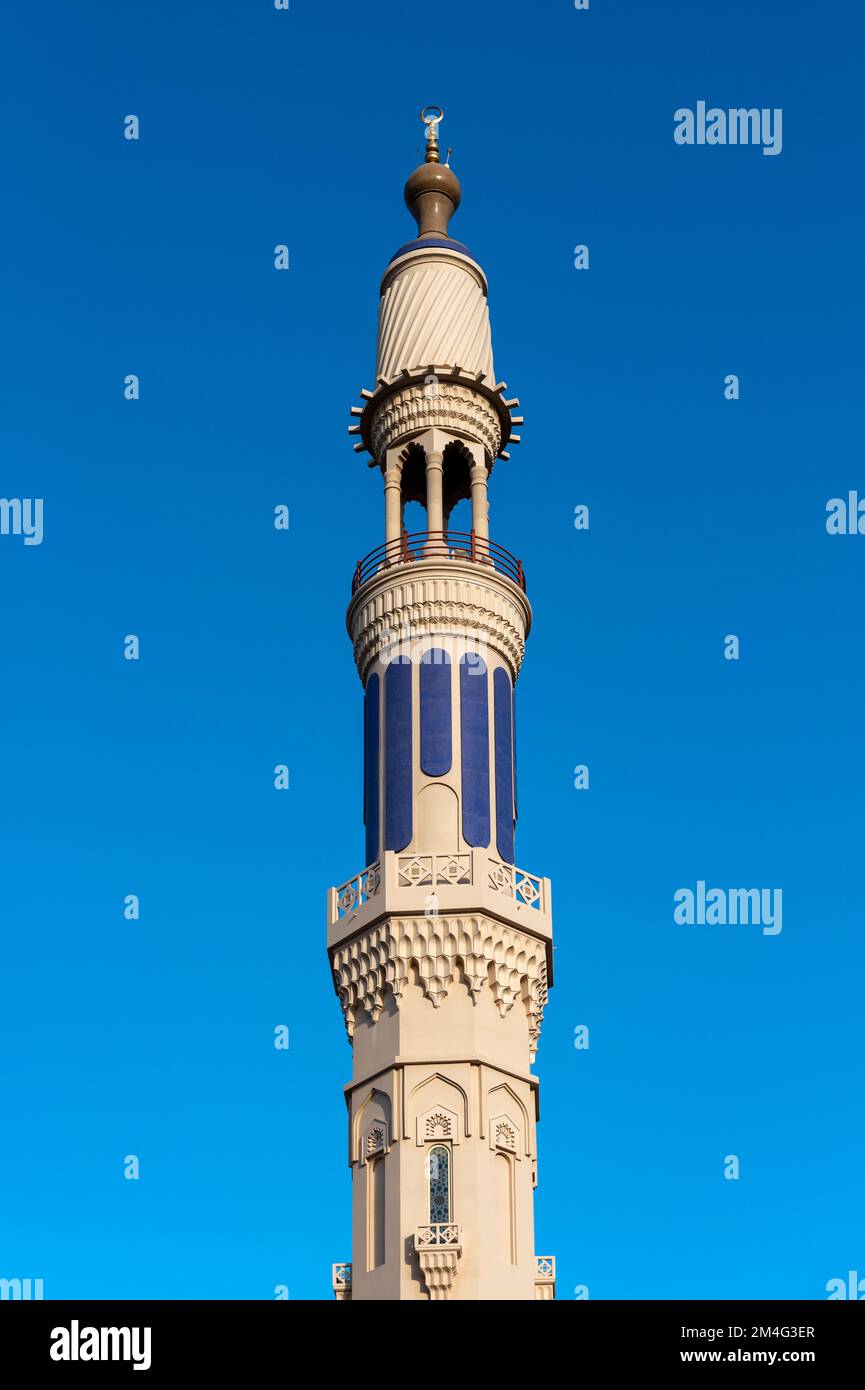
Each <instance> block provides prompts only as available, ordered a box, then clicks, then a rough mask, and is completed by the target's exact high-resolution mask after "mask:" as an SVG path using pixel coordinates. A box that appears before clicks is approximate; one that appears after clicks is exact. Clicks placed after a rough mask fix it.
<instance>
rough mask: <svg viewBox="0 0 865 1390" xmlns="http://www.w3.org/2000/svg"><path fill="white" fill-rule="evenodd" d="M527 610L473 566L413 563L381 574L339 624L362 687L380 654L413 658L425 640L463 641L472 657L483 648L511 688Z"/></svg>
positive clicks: (514, 592)
mask: <svg viewBox="0 0 865 1390" xmlns="http://www.w3.org/2000/svg"><path fill="white" fill-rule="evenodd" d="M531 618H532V610H531V605H530V604H529V601H528V599H527V598H526V596H525V594H524V593H523V592H522V590H521V589H519V587H518V586H517V585H516V584H515V583H514V582H513V581H512V580H510V579H507V578H506V577H504V576H502V575H500V574H498V573H497V571H495V570H493V569H492V567H489V568H487V567H485V566H483V565H480V564H478V563H477V562H472V561H464V562H462V561H459V560H447V561H441V560H439V561H436V560H434V559H431V560H418V561H417V562H416V563H414V564H413V565H412V566H411V572H410V573H407V570H406V567H405V566H396V565H395V566H394V567H393V568H392V569H390V570H387V569H382V570H381V571H380V572H379V573H378V574H377V575H376V576H375V577H374V578H373V579H371V580H368V581H367V583H366V584H364V585H363V586H362V588H361V589H359V590H358V592H357V594H355V596H354V598H353V599H352V601H351V603H350V605H349V609H348V614H347V617H346V623H347V626H348V632H349V636H350V637H351V640H352V643H353V645H354V659H355V662H356V664H357V669H358V674H359V675H360V678H361V680H362V681H365V680H366V675H367V671H368V670H369V667H370V666H371V665H372V663H373V662H374V661H375V660H376V659H377V658H378V657H381V656H383V655H385V654H387V655H389V656H396V655H398V654H399V655H408V656H410V655H411V654H412V651H413V649H414V648H415V647H416V646H417V647H419V646H420V644H421V643H423V641H424V640H425V639H426V638H429V637H435V636H440V635H441V634H448V635H451V636H453V637H456V638H460V637H462V638H465V639H466V642H467V646H468V647H470V648H471V650H474V651H476V650H478V649H479V648H480V647H482V646H484V645H489V646H490V647H492V648H493V649H494V650H495V651H497V652H498V653H499V655H500V656H501V657H502V658H503V660H505V661H506V662H507V663H508V666H509V667H510V672H511V679H512V680H514V681H515V680H516V678H517V675H518V674H519V670H520V666H521V665H522V660H523V655H524V653H525V647H526V637H527V636H528V633H529V629H530V627H531Z"/></svg>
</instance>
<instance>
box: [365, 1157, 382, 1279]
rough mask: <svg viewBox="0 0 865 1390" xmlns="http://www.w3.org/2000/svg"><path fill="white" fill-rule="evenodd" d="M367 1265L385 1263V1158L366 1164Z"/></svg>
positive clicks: (373, 1267) (370, 1266) (372, 1266)
mask: <svg viewBox="0 0 865 1390" xmlns="http://www.w3.org/2000/svg"><path fill="white" fill-rule="evenodd" d="M366 1202H367V1211H366V1267H367V1269H378V1266H379V1265H383V1264H384V1159H383V1158H374V1159H373V1160H372V1162H370V1163H368V1164H367V1165H366Z"/></svg>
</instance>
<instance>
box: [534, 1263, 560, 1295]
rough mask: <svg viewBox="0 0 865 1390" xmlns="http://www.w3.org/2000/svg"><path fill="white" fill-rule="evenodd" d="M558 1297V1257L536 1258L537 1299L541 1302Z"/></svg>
mask: <svg viewBox="0 0 865 1390" xmlns="http://www.w3.org/2000/svg"><path fill="white" fill-rule="evenodd" d="M555 1296H556V1257H555V1255H536V1256H535V1298H536V1299H540V1300H541V1301H546V1300H548V1299H553V1298H555Z"/></svg>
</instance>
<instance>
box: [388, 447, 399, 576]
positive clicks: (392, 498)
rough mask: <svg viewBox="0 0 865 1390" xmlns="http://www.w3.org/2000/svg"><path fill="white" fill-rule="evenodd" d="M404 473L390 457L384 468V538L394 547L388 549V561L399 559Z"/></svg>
mask: <svg viewBox="0 0 865 1390" xmlns="http://www.w3.org/2000/svg"><path fill="white" fill-rule="evenodd" d="M401 485H402V474H401V472H400V469H399V468H398V467H397V464H396V463H395V462H394V463H391V461H390V459H388V461H387V465H386V467H385V470H384V539H385V543H386V544H388V545H391V544H392V545H393V549H392V550H389V551H388V556H387V558H388V561H389V562H391V561H394V560H396V559H398V558H399V557H398V555H397V547H396V542H397V541H398V540H399V536H400V531H401V529H402V498H401V495H400V493H401Z"/></svg>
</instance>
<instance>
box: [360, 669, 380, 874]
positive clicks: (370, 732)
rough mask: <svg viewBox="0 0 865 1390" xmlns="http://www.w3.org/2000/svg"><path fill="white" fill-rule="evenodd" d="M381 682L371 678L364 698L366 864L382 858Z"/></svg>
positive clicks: (373, 676) (373, 677)
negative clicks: (380, 775)
mask: <svg viewBox="0 0 865 1390" xmlns="http://www.w3.org/2000/svg"><path fill="white" fill-rule="evenodd" d="M380 703H381V681H380V680H379V677H378V675H372V676H370V678H369V680H368V681H367V683H366V694H365V695H364V697H363V823H364V825H365V826H366V862H367V864H372V863H374V862H375V860H376V859H378V855H379V840H380V838H381V830H380V825H381V808H380V806H379V787H380V785H381V783H380V781H379V773H380V768H379V760H380V752H381V733H380V730H381V724H380V722H379V705H380Z"/></svg>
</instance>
